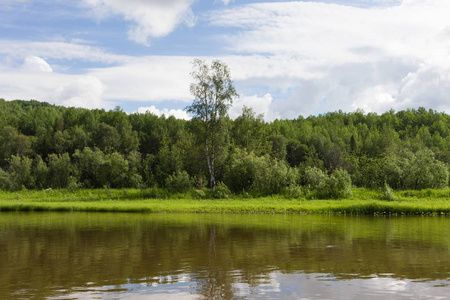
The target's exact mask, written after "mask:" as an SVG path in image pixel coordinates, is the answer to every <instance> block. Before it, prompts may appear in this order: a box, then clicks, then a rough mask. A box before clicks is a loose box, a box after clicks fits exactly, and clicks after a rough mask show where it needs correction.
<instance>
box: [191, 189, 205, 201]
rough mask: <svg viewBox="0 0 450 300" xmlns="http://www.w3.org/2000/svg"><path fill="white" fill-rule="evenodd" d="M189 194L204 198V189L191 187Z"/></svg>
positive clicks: (196, 197)
mask: <svg viewBox="0 0 450 300" xmlns="http://www.w3.org/2000/svg"><path fill="white" fill-rule="evenodd" d="M191 195H192V197H193V198H195V199H205V198H206V193H205V191H204V190H200V189H193V190H192V192H191Z"/></svg>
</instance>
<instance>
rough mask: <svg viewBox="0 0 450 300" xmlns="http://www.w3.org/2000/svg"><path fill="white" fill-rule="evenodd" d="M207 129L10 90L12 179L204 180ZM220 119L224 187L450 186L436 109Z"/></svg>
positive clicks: (1, 173)
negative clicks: (18, 96)
mask: <svg viewBox="0 0 450 300" xmlns="http://www.w3.org/2000/svg"><path fill="white" fill-rule="evenodd" d="M202 130H204V129H203V127H202V126H201V120H200V119H198V118H193V119H191V120H190V121H186V120H180V119H176V118H175V117H172V116H171V117H165V116H161V117H158V116H156V115H153V114H150V113H146V114H140V113H133V114H127V113H125V112H124V111H122V110H121V109H120V108H119V107H117V108H116V109H114V110H110V111H105V110H100V109H95V110H88V109H83V108H74V107H61V106H55V105H51V104H48V103H45V102H38V101H34V100H32V101H22V100H15V101H5V100H4V99H0V188H1V189H8V190H20V189H47V188H53V189H54V188H131V187H133V188H147V187H160V188H164V189H167V190H173V191H180V190H187V189H190V188H195V189H197V190H199V191H201V190H202V189H203V188H205V187H206V186H207V185H208V180H209V175H208V166H207V163H206V160H205V149H204V143H203V141H202ZM220 130H221V131H220V132H221V134H220V139H219V140H217V141H216V144H217V151H216V153H215V171H214V172H215V178H216V180H217V190H218V191H219V192H223V193H229V192H232V193H250V194H252V193H253V194H258V195H262V194H265V195H268V194H276V193H294V194H295V193H297V192H298V193H301V190H304V189H309V190H316V191H317V195H318V196H321V193H324V194H323V196H327V197H330V196H331V197H340V196H345V195H346V194H348V193H351V191H350V190H349V187H350V186H351V185H353V186H357V187H367V188H378V187H383V186H386V185H388V186H390V187H392V188H394V189H423V188H446V187H447V186H448V177H449V176H448V166H449V163H450V116H449V115H447V114H445V113H440V112H436V111H433V110H426V109H425V108H419V109H417V110H416V109H408V110H404V111H399V112H395V111H393V110H391V111H388V112H385V113H383V114H381V115H379V114H376V113H367V114H366V113H364V112H363V111H360V110H357V111H355V112H351V113H345V112H342V111H338V112H331V113H327V114H323V115H318V116H309V117H307V118H304V117H302V116H299V117H298V118H297V119H294V120H275V121H273V122H265V121H264V119H263V116H262V115H256V114H255V113H254V112H253V111H252V109H250V108H246V107H244V109H243V111H242V114H241V115H240V116H239V117H238V118H236V119H235V120H231V119H230V118H228V117H225V118H222V119H221V121H220Z"/></svg>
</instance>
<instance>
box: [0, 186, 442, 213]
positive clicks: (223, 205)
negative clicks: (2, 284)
mask: <svg viewBox="0 0 450 300" xmlns="http://www.w3.org/2000/svg"><path fill="white" fill-rule="evenodd" d="M395 198H396V199H395V200H394V201H388V200H383V197H382V194H381V192H380V191H378V190H368V189H360V188H358V189H353V196H352V197H351V198H348V199H341V200H334V199H333V200H326V199H325V200H316V199H307V198H300V199H292V198H291V199H289V198H286V197H285V196H280V195H274V196H266V197H258V198H252V197H248V195H241V196H235V197H233V198H231V199H196V198H195V194H193V193H180V194H170V193H168V192H166V191H164V190H155V189H147V190H138V189H126V190H111V189H99V190H73V191H71V190H45V191H19V192H6V191H2V192H0V211H96V212H189V213H277V214H283V213H292V214H405V215H420V214H439V215H441V214H450V190H422V191H397V192H395Z"/></svg>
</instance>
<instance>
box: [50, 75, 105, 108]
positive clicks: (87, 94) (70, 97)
mask: <svg viewBox="0 0 450 300" xmlns="http://www.w3.org/2000/svg"><path fill="white" fill-rule="evenodd" d="M103 91H104V85H103V83H102V82H101V81H100V80H99V79H98V78H96V77H94V76H84V77H79V78H77V79H75V80H73V81H71V82H69V83H68V84H66V85H64V86H61V87H59V88H57V89H56V90H55V91H54V93H53V95H52V97H51V99H52V102H53V103H56V104H59V105H63V106H75V107H85V108H102V107H105V105H106V103H104V102H103V101H102V94H103Z"/></svg>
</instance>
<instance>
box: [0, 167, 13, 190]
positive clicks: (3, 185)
mask: <svg viewBox="0 0 450 300" xmlns="http://www.w3.org/2000/svg"><path fill="white" fill-rule="evenodd" d="M9 189H11V179H10V175H9V174H8V173H7V172H5V171H3V169H2V168H0V190H9Z"/></svg>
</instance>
